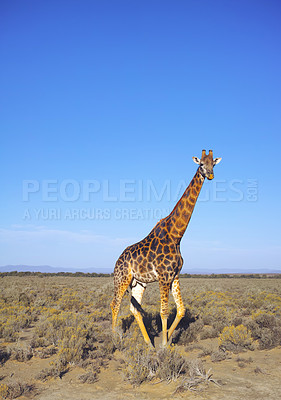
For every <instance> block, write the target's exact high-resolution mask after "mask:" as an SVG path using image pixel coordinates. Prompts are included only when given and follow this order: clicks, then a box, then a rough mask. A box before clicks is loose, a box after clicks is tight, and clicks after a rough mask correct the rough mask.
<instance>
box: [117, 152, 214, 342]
mask: <svg viewBox="0 0 281 400" xmlns="http://www.w3.org/2000/svg"><path fill="white" fill-rule="evenodd" d="M203 152H204V151H203ZM203 154H204V153H202V156H203ZM210 155H211V163H212V167H213V156H212V153H211V152H210V153H209V156H205V157H210ZM202 160H203V157H202ZM210 176H211V178H210V177H209V179H212V177H213V173H212V171H211V173H210ZM204 179H205V176H204V175H203V174H202V170H200V167H199V168H198V170H197V171H196V173H195V175H194V177H193V179H192V180H191V182H190V184H189V186H188V187H187V189H186V190H185V192H184V194H183V195H182V197H181V199H180V200H179V201H178V203H177V204H176V206H175V207H174V209H173V210H172V212H171V213H170V214H169V215H168V216H167V217H166V218H164V219H161V220H160V221H159V222H158V223H157V224H156V225H155V227H154V228H153V229H152V231H151V232H150V233H149V234H148V235H147V236H146V237H145V238H144V239H143V240H141V241H140V242H138V243H135V244H133V245H131V246H129V247H127V248H126V249H125V250H124V251H123V253H122V254H121V255H120V257H119V259H118V260H117V262H116V265H115V269H114V298H113V301H112V303H111V309H112V322H113V330H115V327H116V320H117V315H118V311H119V307H120V304H121V300H122V298H123V295H124V293H125V292H126V290H127V288H128V286H130V287H131V289H132V298H131V308H130V309H131V311H132V313H133V314H134V316H135V318H136V320H137V322H138V324H139V326H140V329H141V331H142V334H143V336H144V339H145V341H146V342H147V343H148V344H150V343H151V342H150V339H149V337H148V334H147V331H146V328H145V326H144V324H143V321H142V316H141V313H140V311H139V308H140V304H141V300H142V295H143V292H144V290H145V288H146V285H147V284H148V283H151V282H155V281H159V288H160V295H161V310H160V314H161V319H162V329H163V345H166V343H167V337H168V339H169V338H170V337H171V335H172V333H173V331H174V329H175V328H176V326H177V325H178V323H179V321H180V320H181V318H182V317H183V316H184V313H185V307H184V305H183V301H182V298H181V294H180V287H179V273H180V270H181V268H182V265H183V258H182V256H181V253H180V241H181V238H182V236H183V234H184V232H185V230H186V228H187V225H188V223H189V220H190V218H191V215H192V212H193V209H194V206H195V204H196V201H197V198H198V196H199V193H200V190H201V188H202V185H203V183H204ZM170 289H171V290H172V294H173V297H174V300H175V302H176V305H177V315H176V318H175V321H174V322H173V324H172V326H171V327H170V329H169V332H168V336H167V318H168V298H169V291H170Z"/></svg>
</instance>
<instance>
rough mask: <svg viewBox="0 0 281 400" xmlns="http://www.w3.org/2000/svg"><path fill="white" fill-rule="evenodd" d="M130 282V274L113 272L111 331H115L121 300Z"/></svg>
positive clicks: (118, 271) (116, 270) (117, 270)
mask: <svg viewBox="0 0 281 400" xmlns="http://www.w3.org/2000/svg"><path fill="white" fill-rule="evenodd" d="M131 281H132V274H131V273H129V274H122V273H121V272H120V270H119V269H116V268H115V271H114V297H113V300H112V302H111V304H110V307H111V311H112V331H113V333H114V332H115V330H116V324H117V317H118V312H119V308H120V305H121V301H122V298H123V296H124V294H125V292H126V290H127V289H128V286H129V285H130V283H131Z"/></svg>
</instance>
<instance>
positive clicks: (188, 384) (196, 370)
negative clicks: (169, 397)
mask: <svg viewBox="0 0 281 400" xmlns="http://www.w3.org/2000/svg"><path fill="white" fill-rule="evenodd" d="M212 376H213V375H212V374H211V369H209V370H208V371H206V370H205V368H204V366H203V363H202V361H200V360H197V359H195V360H192V361H190V362H189V364H188V376H186V377H184V378H183V379H182V381H181V382H180V383H179V385H178V386H177V388H176V390H175V393H182V392H184V391H186V390H191V391H201V390H203V389H204V388H206V387H207V386H208V384H209V383H210V382H212V383H215V384H216V385H218V386H220V385H219V384H218V382H216V381H215V380H214V378H212Z"/></svg>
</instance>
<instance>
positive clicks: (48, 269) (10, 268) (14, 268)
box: [0, 265, 113, 274]
mask: <svg viewBox="0 0 281 400" xmlns="http://www.w3.org/2000/svg"><path fill="white" fill-rule="evenodd" d="M12 271H18V272H22V271H30V272H45V273H53V274H56V273H58V272H72V273H75V272H84V273H88V272H89V273H91V272H103V273H105V274H106V273H111V272H113V268H111V269H110V268H99V269H98V268H70V267H68V268H67V267H66V268H59V267H51V266H50V265H36V266H35V265H5V266H2V267H0V272H12Z"/></svg>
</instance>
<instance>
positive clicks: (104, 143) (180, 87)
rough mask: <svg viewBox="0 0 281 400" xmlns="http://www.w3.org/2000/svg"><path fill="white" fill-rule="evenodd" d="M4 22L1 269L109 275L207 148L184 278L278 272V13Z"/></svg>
mask: <svg viewBox="0 0 281 400" xmlns="http://www.w3.org/2000/svg"><path fill="white" fill-rule="evenodd" d="M0 20H1V21H0V35H1V37H0V39H1V45H0V54H1V67H0V68H1V78H0V79H1V90H0V98H1V146H0V159H1V172H0V173H1V191H0V199H1V215H0V220H1V222H0V265H6V264H28V265H52V266H56V267H71V268H92V269H93V270H99V271H105V270H107V271H108V270H113V268H114V263H115V261H116V259H117V258H118V256H119V254H120V253H121V252H122V251H123V249H124V248H125V247H126V246H127V245H129V244H132V243H134V242H136V241H138V240H141V239H142V238H143V237H144V236H146V235H147V234H148V233H149V231H150V230H151V229H152V228H153V226H154V225H155V223H156V222H157V221H158V220H159V218H161V217H164V216H165V215H166V214H167V213H168V212H169V210H171V209H172V208H173V206H174V204H175V203H176V201H177V200H178V198H179V197H180V195H181V194H182V192H183V190H184V185H187V184H188V183H189V181H190V180H191V178H192V177H193V175H194V173H195V171H196V168H197V167H196V165H195V164H194V163H193V161H192V156H198V157H200V155H201V151H202V149H203V148H206V149H207V150H208V149H213V150H214V156H215V157H222V162H221V163H220V164H219V165H218V166H216V167H215V171H214V172H215V179H214V180H213V181H212V182H209V181H206V182H205V183H204V187H203V189H202V192H201V195H200V201H198V203H197V205H196V208H195V211H194V214H193V217H192V219H191V222H190V224H189V227H188V230H187V232H186V234H185V236H184V238H183V240H182V245H181V249H182V254H183V257H184V259H185V264H184V269H183V271H184V272H188V271H189V270H192V271H193V272H194V271H196V270H198V271H199V272H200V270H207V271H210V272H217V271H220V270H221V269H226V270H229V271H234V272H235V271H241V270H244V271H245V270H249V269H250V270H255V269H259V268H262V269H264V270H265V271H268V270H271V269H277V270H280V269H281V243H280V238H281V232H280V230H281V229H280V221H281V211H280V210H281V207H280V200H281V188H280V161H279V159H280V156H279V155H278V154H279V152H280V147H281V74H280V71H281V49H280V43H281V24H280V20H281V5H280V3H279V2H278V1H275V0H267V1H261V0H238V1H230V0H221V1H220V0H212V1H210V0H208V1H207V0H205V1H204V0H200V1H199V0H176V1H171V0H170V1H165V0H161V1H158V0H153V1H144V0H142V1H139V0H134V1H132V0H118V1H116V0H114V1H108V0H99V1H97V0H96V1H95V0H81V1H72V0H64V1H60V0H57V1H38V0H36V1H33V0H32V1H29V0H25V1H12V2H11V1H6V2H1V5H0ZM90 191H92V192H91V193H90Z"/></svg>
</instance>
